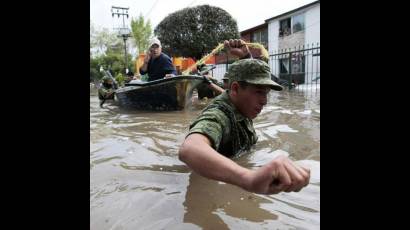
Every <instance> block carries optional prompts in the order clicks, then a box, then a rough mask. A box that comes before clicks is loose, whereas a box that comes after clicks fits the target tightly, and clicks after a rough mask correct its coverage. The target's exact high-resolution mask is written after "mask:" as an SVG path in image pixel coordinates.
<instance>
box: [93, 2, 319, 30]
mask: <svg viewBox="0 0 410 230" xmlns="http://www.w3.org/2000/svg"><path fill="white" fill-rule="evenodd" d="M238 2H241V3H238ZM311 2H314V0H251V1H238V0H173V1H170V0H90V19H91V21H92V22H93V23H94V25H95V26H96V27H98V28H101V27H105V28H108V29H112V28H114V27H118V26H120V25H122V19H121V18H120V19H118V18H117V17H115V18H112V16H111V6H120V7H129V8H130V9H129V12H128V13H129V15H130V18H129V19H128V23H127V24H128V25H129V22H130V21H131V17H133V18H135V17H138V16H139V15H140V14H142V15H143V16H144V17H145V18H148V19H150V21H151V24H152V26H153V29H154V28H155V26H156V25H158V24H159V23H160V22H161V21H162V19H164V18H165V17H166V16H168V15H169V14H170V13H173V12H175V11H177V10H181V9H183V8H185V7H192V6H197V5H204V4H208V5H211V6H217V7H220V8H222V9H224V10H226V11H227V12H228V13H229V14H231V16H232V17H233V18H234V19H236V21H237V23H238V29H239V31H243V30H246V29H249V28H252V27H255V26H257V25H260V24H262V23H264V21H265V20H266V19H268V18H271V17H274V16H277V15H279V14H282V13H285V12H287V11H290V10H293V9H295V8H298V7H300V6H303V5H306V4H309V3H311Z"/></svg>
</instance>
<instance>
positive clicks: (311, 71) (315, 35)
mask: <svg viewBox="0 0 410 230" xmlns="http://www.w3.org/2000/svg"><path fill="white" fill-rule="evenodd" d="M302 12H304V14H305V31H304V35H303V36H304V39H303V38H302V37H299V38H298V39H297V40H298V41H301V42H302V43H304V44H305V45H307V44H309V47H311V46H312V43H314V44H315V46H317V43H319V46H320V4H316V5H314V6H312V7H309V8H306V9H303V10H301V11H299V12H294V13H292V14H289V15H284V16H283V17H280V18H277V19H274V20H271V21H268V22H267V23H268V36H269V54H272V53H273V52H275V51H277V50H278V49H279V48H284V47H279V45H280V42H279V40H280V38H279V21H280V20H282V19H284V18H287V17H290V16H293V15H297V14H300V13H302ZM301 35H302V34H301ZM288 40H289V39H288ZM290 40H291V39H290ZM282 43H283V41H282ZM288 43H289V42H288ZM283 45H285V44H282V46H283ZM300 45H302V44H300ZM292 46H294V44H293V43H292ZM311 52H312V51H310V52H309V53H308V54H307V55H306V59H307V60H306V61H305V64H306V65H305V68H306V69H305V72H306V76H305V82H306V83H311V82H312V79H315V78H316V77H317V76H319V75H320V56H319V57H312V53H311ZM316 52H317V50H315V51H314V53H316ZM276 58H277V57H276ZM269 65H270V66H271V71H272V73H273V74H275V75H276V76H278V75H279V61H278V60H272V61H270V62H269ZM319 82H320V80H319Z"/></svg>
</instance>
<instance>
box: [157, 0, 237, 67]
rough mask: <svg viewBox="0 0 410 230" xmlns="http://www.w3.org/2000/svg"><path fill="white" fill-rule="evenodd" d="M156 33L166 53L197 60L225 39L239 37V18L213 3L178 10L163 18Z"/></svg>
mask: <svg viewBox="0 0 410 230" xmlns="http://www.w3.org/2000/svg"><path fill="white" fill-rule="evenodd" d="M154 33H155V35H156V36H158V38H159V39H160V40H161V43H162V49H163V51H164V52H165V53H167V54H169V55H171V56H183V57H192V58H194V59H196V60H198V59H200V58H201V57H202V56H204V55H205V54H207V53H209V52H211V51H212V50H213V49H214V48H215V47H216V46H217V45H218V44H219V43H221V42H223V41H224V40H226V39H234V38H239V37H240V36H239V32H238V25H237V23H236V20H234V19H233V18H232V17H231V15H230V14H229V13H228V12H226V11H225V10H223V9H221V8H219V7H214V6H210V5H201V6H196V7H191V8H184V9H182V10H179V11H176V12H174V13H172V14H170V15H168V16H167V17H166V18H164V19H163V20H162V21H161V22H160V23H159V24H158V26H157V27H156V28H155V30H154Z"/></svg>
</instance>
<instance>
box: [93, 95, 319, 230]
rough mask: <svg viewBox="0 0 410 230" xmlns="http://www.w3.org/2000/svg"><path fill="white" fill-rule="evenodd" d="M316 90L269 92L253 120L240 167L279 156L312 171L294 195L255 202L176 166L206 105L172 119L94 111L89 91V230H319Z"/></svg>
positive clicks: (111, 107)
mask: <svg viewBox="0 0 410 230" xmlns="http://www.w3.org/2000/svg"><path fill="white" fill-rule="evenodd" d="M319 90H320V89H319ZM319 90H318V89H314V90H311V89H302V90H298V91H293V92H289V91H287V90H285V91H282V92H271V93H270V96H269V101H268V104H267V105H266V106H265V108H264V109H263V110H262V112H261V114H260V115H259V116H258V117H257V118H256V119H255V120H254V125H255V128H256V131H257V134H258V137H259V140H258V143H257V144H256V145H255V146H254V147H253V148H252V150H251V151H250V153H249V154H245V155H243V156H241V157H240V158H239V159H236V160H235V161H236V162H237V163H238V164H240V165H242V166H244V167H247V168H257V167H259V166H261V165H264V164H266V163H267V162H269V161H270V160H271V159H273V158H274V157H275V156H277V155H279V154H285V155H288V156H289V157H290V158H291V159H293V160H296V161H298V162H300V163H302V164H304V165H306V166H308V167H310V169H311V180H310V184H309V185H308V186H307V187H305V188H304V189H303V190H302V191H300V192H298V193H280V194H276V195H258V194H254V193H250V192H247V191H244V190H243V189H241V188H238V187H236V186H233V185H229V184H225V183H222V182H217V181H213V180H208V179H205V178H203V177H201V176H199V175H197V174H196V173H193V172H192V170H191V169H189V168H188V167H187V166H186V165H185V164H184V163H183V162H181V161H179V159H178V148H179V147H180V145H181V143H182V141H183V140H184V138H185V135H186V133H187V131H188V126H189V123H190V122H191V121H192V120H193V119H194V118H195V117H196V116H197V115H198V114H199V113H200V111H201V109H202V108H204V107H205V105H206V104H207V103H209V101H206V100H202V101H193V104H192V105H191V106H189V107H188V108H186V109H185V110H183V111H172V112H144V111H132V110H123V109H121V108H119V107H118V106H117V105H116V104H115V103H111V102H106V104H104V108H100V107H99V101H98V97H97V96H96V92H95V90H93V89H91V88H90V139H91V142H90V220H91V222H90V229H93V230H104V229H112V230H120V229H133V230H134V229H147V230H151V229H212V230H224V229H235V230H237V229H244V230H245V229H320V91H319Z"/></svg>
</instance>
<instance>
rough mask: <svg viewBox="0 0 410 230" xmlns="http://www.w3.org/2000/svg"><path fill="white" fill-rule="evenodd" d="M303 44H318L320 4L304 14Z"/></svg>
mask: <svg viewBox="0 0 410 230" xmlns="http://www.w3.org/2000/svg"><path fill="white" fill-rule="evenodd" d="M305 28H306V30H305V43H306V44H309V46H310V45H311V44H312V43H314V44H315V46H316V43H318V42H319V43H320V4H319V5H316V6H315V7H313V8H310V9H309V10H308V11H306V12H305Z"/></svg>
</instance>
